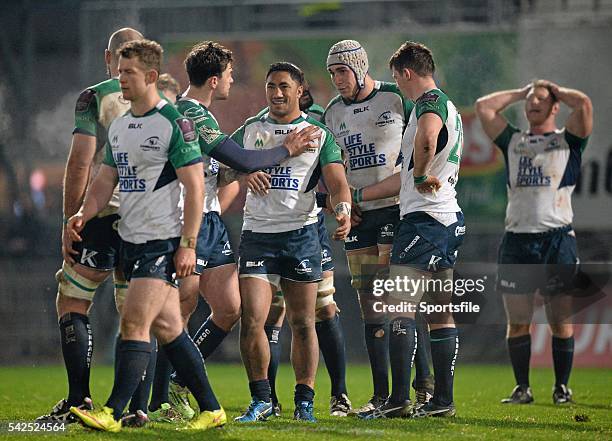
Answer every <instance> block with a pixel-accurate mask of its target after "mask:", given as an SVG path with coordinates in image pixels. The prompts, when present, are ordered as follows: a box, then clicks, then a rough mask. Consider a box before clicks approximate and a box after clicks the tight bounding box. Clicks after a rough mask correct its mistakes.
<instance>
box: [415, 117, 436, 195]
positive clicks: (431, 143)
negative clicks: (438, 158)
mask: <svg viewBox="0 0 612 441" xmlns="http://www.w3.org/2000/svg"><path fill="white" fill-rule="evenodd" d="M442 126H443V122H442V119H441V118H440V117H439V116H438V115H436V114H434V113H425V114H424V115H422V116H421V117H420V118H419V120H418V123H417V131H416V135H415V137H414V171H413V174H414V184H415V188H416V189H417V191H419V192H420V193H435V192H436V191H438V190H439V189H440V187H441V186H442V184H441V183H440V181H439V180H438V178H437V177H436V176H429V175H428V174H427V173H428V171H429V167H430V165H431V161H432V160H433V158H434V156H435V154H436V145H437V143H438V135H439V134H440V130H442Z"/></svg>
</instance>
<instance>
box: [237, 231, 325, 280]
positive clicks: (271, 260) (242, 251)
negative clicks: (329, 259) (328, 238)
mask: <svg viewBox="0 0 612 441" xmlns="http://www.w3.org/2000/svg"><path fill="white" fill-rule="evenodd" d="M318 230H319V226H318V224H317V223H314V224H310V225H306V226H304V227H302V228H300V229H298V230H292V231H285V232H282V233H255V232H253V231H250V230H245V231H243V232H242V235H241V239H240V247H239V248H238V254H239V256H240V259H239V274H240V275H244V274H262V275H264V274H267V275H279V276H280V277H281V278H283V279H288V280H293V281H296V282H318V281H319V280H321V244H320V241H319V231H318Z"/></svg>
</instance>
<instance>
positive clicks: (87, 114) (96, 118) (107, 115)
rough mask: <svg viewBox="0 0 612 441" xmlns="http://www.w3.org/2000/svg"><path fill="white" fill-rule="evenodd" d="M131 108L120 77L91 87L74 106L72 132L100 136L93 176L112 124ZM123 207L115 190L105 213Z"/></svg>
mask: <svg viewBox="0 0 612 441" xmlns="http://www.w3.org/2000/svg"><path fill="white" fill-rule="evenodd" d="M129 108H130V103H129V101H127V100H124V99H123V95H122V93H121V86H120V85H119V80H118V79H117V78H110V79H108V80H106V81H103V82H101V83H98V84H96V85H95V86H91V87H88V88H87V89H85V90H84V91H83V92H81V94H80V95H79V98H78V100H77V102H76V106H75V109H74V130H73V131H72V133H73V134H74V133H81V134H84V135H90V136H95V137H96V154H95V156H94V159H93V162H92V168H91V172H90V176H91V178H92V179H93V177H94V176H95V175H96V174H97V173H98V169H99V168H100V164H101V163H102V159H103V158H104V144H105V143H106V141H107V133H108V128H109V127H110V124H111V123H112V122H113V120H114V119H115V118H118V117H119V116H121V115H123V114H124V113H125V112H126V111H127V110H128V109H129ZM118 207H119V193H118V191H117V189H115V192H114V193H113V197H112V198H111V200H110V202H109V204H108V208H107V209H105V210H104V211H103V214H104V215H107V214H111V213H114V212H116V211H117V208H118Z"/></svg>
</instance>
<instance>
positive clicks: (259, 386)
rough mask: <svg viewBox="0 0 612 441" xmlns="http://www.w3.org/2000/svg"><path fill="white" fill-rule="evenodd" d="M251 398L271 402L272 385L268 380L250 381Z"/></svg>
mask: <svg viewBox="0 0 612 441" xmlns="http://www.w3.org/2000/svg"><path fill="white" fill-rule="evenodd" d="M249 390H250V391H251V397H253V398H254V399H256V400H258V401H265V402H266V403H269V402H270V383H269V382H268V380H267V379H266V380H255V381H249Z"/></svg>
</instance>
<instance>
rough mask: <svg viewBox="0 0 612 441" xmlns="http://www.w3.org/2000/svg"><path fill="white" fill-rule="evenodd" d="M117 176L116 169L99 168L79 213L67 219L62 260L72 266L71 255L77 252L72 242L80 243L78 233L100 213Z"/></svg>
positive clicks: (116, 180) (108, 199)
mask: <svg viewBox="0 0 612 441" xmlns="http://www.w3.org/2000/svg"><path fill="white" fill-rule="evenodd" d="M118 180H119V175H118V173H117V169H116V168H114V167H110V166H108V165H106V164H102V165H101V166H100V170H99V171H98V174H97V175H96V177H95V179H94V180H93V182H92V183H91V186H90V187H89V190H88V192H87V195H86V196H85V201H84V202H83V205H82V206H81V208H80V209H79V211H78V212H77V213H76V214H74V215H73V216H71V217H70V219H68V222H67V224H66V254H65V255H64V259H66V261H67V262H68V263H70V264H74V259H72V257H71V255H72V254H77V252H76V251H75V250H74V249H73V248H72V242H75V241H76V242H80V241H81V240H82V239H81V236H80V235H79V233H80V232H81V231H82V230H83V228H84V227H85V224H86V223H87V222H88V221H89V220H90V219H92V218H93V217H94V216H95V215H97V214H98V213H99V212H100V211H102V210H103V209H104V208H105V207H106V206H107V205H108V202H109V201H110V199H111V197H112V196H113V190H114V189H115V187H116V186H117V182H118Z"/></svg>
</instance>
